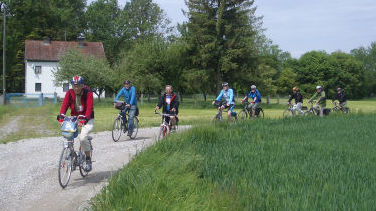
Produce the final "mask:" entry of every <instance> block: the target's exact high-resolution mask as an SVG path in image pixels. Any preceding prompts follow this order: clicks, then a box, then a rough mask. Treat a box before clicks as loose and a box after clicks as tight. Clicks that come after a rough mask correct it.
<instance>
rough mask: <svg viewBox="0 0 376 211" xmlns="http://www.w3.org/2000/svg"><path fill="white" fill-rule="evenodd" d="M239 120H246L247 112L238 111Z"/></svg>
mask: <svg viewBox="0 0 376 211" xmlns="http://www.w3.org/2000/svg"><path fill="white" fill-rule="evenodd" d="M239 119H240V120H242V121H244V120H246V119H248V112H247V111H244V110H242V111H240V112H239Z"/></svg>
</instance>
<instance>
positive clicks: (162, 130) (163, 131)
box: [157, 126, 168, 141]
mask: <svg viewBox="0 0 376 211" xmlns="http://www.w3.org/2000/svg"><path fill="white" fill-rule="evenodd" d="M167 133H168V127H166V126H161V127H160V129H159V133H158V139H157V140H158V141H160V140H162V139H164V138H165V137H166V134H167Z"/></svg>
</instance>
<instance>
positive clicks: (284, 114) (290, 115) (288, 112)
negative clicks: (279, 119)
mask: <svg viewBox="0 0 376 211" xmlns="http://www.w3.org/2000/svg"><path fill="white" fill-rule="evenodd" d="M293 116H294V114H293V113H292V111H291V110H290V109H286V110H285V111H284V112H283V118H290V117H293Z"/></svg>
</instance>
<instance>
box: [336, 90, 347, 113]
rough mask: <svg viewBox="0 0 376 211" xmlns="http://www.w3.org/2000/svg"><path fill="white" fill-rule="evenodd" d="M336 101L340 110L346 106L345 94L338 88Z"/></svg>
mask: <svg viewBox="0 0 376 211" xmlns="http://www.w3.org/2000/svg"><path fill="white" fill-rule="evenodd" d="M336 100H338V102H339V107H340V108H341V109H343V108H344V107H345V106H346V105H347V99H346V95H345V92H344V91H343V90H342V89H341V88H340V87H338V88H337V95H336Z"/></svg>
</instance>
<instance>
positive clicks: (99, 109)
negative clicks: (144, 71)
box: [0, 98, 376, 143]
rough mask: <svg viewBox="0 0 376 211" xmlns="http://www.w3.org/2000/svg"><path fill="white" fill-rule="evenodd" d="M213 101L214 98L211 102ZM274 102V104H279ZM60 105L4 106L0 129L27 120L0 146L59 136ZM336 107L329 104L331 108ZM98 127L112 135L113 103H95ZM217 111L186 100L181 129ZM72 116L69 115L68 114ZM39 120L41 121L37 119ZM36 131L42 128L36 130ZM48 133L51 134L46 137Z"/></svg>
mask: <svg viewBox="0 0 376 211" xmlns="http://www.w3.org/2000/svg"><path fill="white" fill-rule="evenodd" d="M208 99H210V98H208ZM275 101H276V100H275V99H272V100H271V102H275ZM285 101H286V99H281V100H280V103H284V102H285ZM155 104H156V99H152V100H151V102H149V103H148V102H147V101H146V100H145V101H144V105H143V106H140V116H139V119H140V127H153V126H158V125H159V124H160V121H161V118H160V117H159V116H156V115H155V114H154V106H155ZM60 105H61V104H60V103H59V104H57V105H47V106H43V107H19V108H14V107H11V106H0V127H2V126H4V125H6V123H8V122H9V121H10V120H11V119H12V118H14V117H15V116H17V115H21V116H23V117H24V118H23V120H22V122H21V123H20V124H22V125H21V127H22V128H23V130H21V131H18V132H16V133H13V134H10V135H8V136H7V137H5V138H3V139H2V140H0V143H6V142H9V141H17V140H20V139H23V138H32V137H44V136H56V135H59V127H58V125H57V123H56V115H57V114H58V113H59V110H60ZM331 106H332V105H331V104H330V103H329V102H328V107H331ZM349 106H350V108H351V111H352V112H363V113H376V102H375V101H374V100H362V101H349ZM262 107H263V109H264V112H265V118H272V119H275V118H280V117H282V112H283V110H284V109H285V108H286V107H287V106H286V105H284V104H270V105H266V104H263V105H262ZM94 108H95V109H94V110H95V125H94V132H100V131H108V130H111V129H112V124H113V120H114V118H115V117H116V115H117V114H118V112H119V111H118V110H116V109H114V108H113V107H112V99H108V98H107V99H104V100H102V101H101V102H98V101H97V100H96V101H95V103H94ZM241 108H242V105H241V104H240V103H238V104H237V106H236V108H235V110H236V111H238V112H239V111H240V110H241ZM216 112H217V111H216V109H215V108H214V107H213V106H212V105H211V100H210V101H209V100H208V101H207V102H204V101H199V100H198V101H196V102H195V100H194V99H191V98H184V101H183V103H181V106H180V113H179V119H180V124H181V125H197V124H201V125H205V124H208V123H209V122H210V120H211V119H212V118H213V117H214V115H215V114H216ZM68 114H69V111H68ZM36 117H37V118H36ZM35 127H39V128H38V129H37V130H35ZM46 130H47V131H48V133H46Z"/></svg>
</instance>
